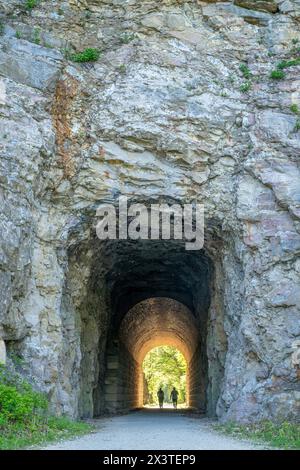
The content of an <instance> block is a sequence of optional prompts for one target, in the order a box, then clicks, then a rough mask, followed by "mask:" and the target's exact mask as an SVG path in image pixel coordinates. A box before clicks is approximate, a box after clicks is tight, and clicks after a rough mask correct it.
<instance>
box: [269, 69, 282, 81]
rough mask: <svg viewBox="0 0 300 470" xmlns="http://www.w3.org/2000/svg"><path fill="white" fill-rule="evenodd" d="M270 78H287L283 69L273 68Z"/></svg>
mask: <svg viewBox="0 0 300 470" xmlns="http://www.w3.org/2000/svg"><path fill="white" fill-rule="evenodd" d="M270 78H272V80H282V79H283V78H285V73H284V72H283V70H272V72H271V73H270Z"/></svg>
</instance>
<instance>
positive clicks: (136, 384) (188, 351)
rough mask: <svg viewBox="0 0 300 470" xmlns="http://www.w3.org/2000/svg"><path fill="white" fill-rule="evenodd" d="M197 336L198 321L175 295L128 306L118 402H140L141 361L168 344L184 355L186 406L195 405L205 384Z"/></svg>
mask: <svg viewBox="0 0 300 470" xmlns="http://www.w3.org/2000/svg"><path fill="white" fill-rule="evenodd" d="M200 339H201V336H200V332H199V329H198V327H197V321H196V319H195V317H194V316H193V314H192V312H191V311H190V309H189V308H187V307H186V306H185V305H183V304H182V303H180V302H178V301H176V300H174V299H170V298H163V297H158V298H150V299H147V300H144V301H142V302H139V303H138V304H137V305H135V306H134V307H133V308H132V309H130V310H129V312H128V313H127V314H126V316H125V317H124V319H123V321H122V323H121V325H120V331H119V353H120V354H121V355H122V356H123V357H124V356H127V367H126V364H125V369H124V371H121V376H122V372H123V374H124V380H123V382H122V381H121V383H120V386H121V387H122V386H123V389H122V393H120V398H121V402H120V404H119V406H120V407H121V408H122V407H123V408H126V407H132V408H136V407H141V406H143V396H144V393H143V392H144V390H143V386H144V380H143V372H142V362H143V360H144V358H145V356H146V354H147V353H148V352H149V351H150V350H151V349H153V348H154V347H156V346H163V345H168V346H174V347H176V348H177V349H178V350H179V351H181V352H182V354H183V355H184V357H185V359H186V362H187V402H188V405H189V406H193V407H197V405H198V400H197V398H198V397H199V395H202V397H204V393H203V392H202V393H201V392H200V393H199V390H200V389H201V388H204V386H205V382H204V380H205V378H204V377H201V366H200V364H199V358H198V357H197V353H196V352H199V349H200V348H201V341H200ZM124 350H125V351H126V352H125V354H124ZM128 352H129V356H128ZM197 359H198V360H197ZM128 364H129V367H128ZM191 366H192V367H191ZM128 371H129V375H130V380H128ZM123 397H124V399H123ZM122 399H123V402H122ZM126 401H128V403H126ZM202 406H204V403H203V404H202Z"/></svg>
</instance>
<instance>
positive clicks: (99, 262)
mask: <svg viewBox="0 0 300 470" xmlns="http://www.w3.org/2000/svg"><path fill="white" fill-rule="evenodd" d="M215 253H216V255H218V253H219V251H218V250H216V251H215ZM221 286H222V265H221V261H220V260H219V259H218V256H216V257H215V259H214V260H212V258H211V256H210V254H209V253H208V252H206V251H204V250H201V251H197V252H191V251H186V250H185V247H184V244H183V243H182V242H181V241H174V240H168V241H163V240H158V241H153V240H149V241H148V240H144V241H141V240H138V241H132V240H130V241H123V240H116V241H99V240H98V239H97V238H92V239H91V238H89V239H87V240H86V241H81V243H79V244H74V245H73V247H71V248H70V256H69V272H68V283H67V289H66V296H65V299H64V303H65V309H66V310H67V309H68V308H70V306H71V303H72V306H75V308H76V312H75V321H76V323H77V324H78V331H80V355H81V361H80V370H79V376H80V383H79V388H80V394H79V397H78V410H79V413H78V414H79V415H80V416H82V417H90V416H99V415H101V414H103V413H107V412H109V413H115V412H126V411H128V410H130V409H135V408H139V407H142V406H143V405H144V402H145V396H144V395H145V387H144V380H145V377H144V375H143V371H142V362H143V360H144V358H145V356H146V354H147V353H148V352H149V351H150V350H151V349H153V348H155V347H157V346H162V345H165V346H170V347H175V348H177V349H178V350H179V351H180V352H181V353H182V354H183V355H184V357H185V358H186V361H187V378H186V381H187V385H186V388H187V390H186V403H187V405H188V406H190V407H193V408H195V409H197V410H199V411H202V412H206V413H208V414H209V415H214V414H215V413H216V404H217V400H218V397H219V395H220V389H221V385H222V379H223V373H224V361H225V355H226V349H227V343H226V335H225V333H224V326H223V323H224V321H223V314H224V312H223V305H222V298H223V292H222V288H221ZM68 298H69V299H70V298H72V302H71V301H68ZM67 334H68V331H67V328H66V335H67Z"/></svg>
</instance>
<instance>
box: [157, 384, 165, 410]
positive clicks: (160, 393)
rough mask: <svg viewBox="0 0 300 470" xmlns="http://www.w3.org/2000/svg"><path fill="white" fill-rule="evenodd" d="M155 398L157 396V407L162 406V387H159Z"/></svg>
mask: <svg viewBox="0 0 300 470" xmlns="http://www.w3.org/2000/svg"><path fill="white" fill-rule="evenodd" d="M157 398H158V403H159V407H160V408H162V407H163V405H164V398H165V394H164V392H163V391H162V388H161V387H160V389H159V390H158V392H157Z"/></svg>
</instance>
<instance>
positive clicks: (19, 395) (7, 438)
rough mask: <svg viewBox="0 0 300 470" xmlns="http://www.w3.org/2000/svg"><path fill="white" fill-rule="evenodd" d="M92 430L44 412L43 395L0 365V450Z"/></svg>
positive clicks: (46, 410) (18, 447)
mask: <svg viewBox="0 0 300 470" xmlns="http://www.w3.org/2000/svg"><path fill="white" fill-rule="evenodd" d="M91 429H92V427H91V426H90V425H88V424H86V423H83V422H75V421H71V420H70V419H68V418H65V417H54V416H51V415H50V414H49V412H48V401H47V398H46V396H45V395H44V394H42V393H40V392H37V391H35V390H34V389H33V387H32V385H31V384H29V383H28V382H26V381H25V380H24V379H23V378H22V377H21V375H19V374H18V373H16V372H13V371H12V370H11V369H9V368H7V367H5V366H3V365H0V450H8V449H20V448H24V447H27V446H30V445H37V444H42V443H45V442H50V441H55V440H57V439H60V438H67V437H71V436H75V435H80V434H84V433H87V432H89V431H90V430H91Z"/></svg>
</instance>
